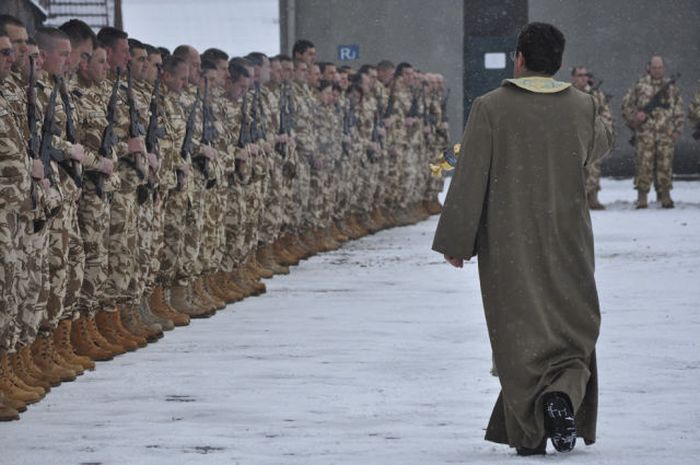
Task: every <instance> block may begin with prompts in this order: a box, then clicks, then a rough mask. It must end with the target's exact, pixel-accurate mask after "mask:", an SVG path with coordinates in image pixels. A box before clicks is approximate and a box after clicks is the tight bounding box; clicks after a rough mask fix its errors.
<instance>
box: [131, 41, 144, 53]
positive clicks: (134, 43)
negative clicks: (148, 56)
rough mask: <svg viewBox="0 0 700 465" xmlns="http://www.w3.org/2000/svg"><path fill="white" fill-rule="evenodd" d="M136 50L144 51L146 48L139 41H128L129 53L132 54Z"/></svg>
mask: <svg viewBox="0 0 700 465" xmlns="http://www.w3.org/2000/svg"><path fill="white" fill-rule="evenodd" d="M138 49H143V50H146V46H145V45H144V44H143V42H141V41H138V40H136V39H129V53H134V50H138Z"/></svg>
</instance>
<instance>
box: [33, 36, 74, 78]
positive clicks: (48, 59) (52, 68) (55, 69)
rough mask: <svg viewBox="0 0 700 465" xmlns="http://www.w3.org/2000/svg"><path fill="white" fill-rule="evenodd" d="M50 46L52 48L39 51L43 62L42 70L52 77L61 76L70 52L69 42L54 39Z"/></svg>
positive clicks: (64, 70)
mask: <svg viewBox="0 0 700 465" xmlns="http://www.w3.org/2000/svg"><path fill="white" fill-rule="evenodd" d="M51 45H52V46H53V48H51V49H46V50H41V51H40V54H41V56H42V58H43V60H44V70H46V72H47V73H49V74H50V75H52V76H63V75H64V74H65V72H66V62H67V61H68V57H69V56H70V52H71V47H70V41H69V40H67V39H55V40H54V41H53V42H52V43H51Z"/></svg>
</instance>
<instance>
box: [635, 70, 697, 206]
mask: <svg viewBox="0 0 700 465" xmlns="http://www.w3.org/2000/svg"><path fill="white" fill-rule="evenodd" d="M647 71H648V74H646V75H645V76H643V77H642V78H641V79H640V80H639V81H638V82H637V83H636V84H635V85H634V87H632V88H631V89H630V90H629V91H628V92H627V94H626V95H625V97H624V99H623V101H622V116H623V118H624V119H625V123H626V124H627V126H629V128H630V129H632V131H634V141H635V143H634V146H635V163H636V173H635V178H634V187H635V189H637V204H636V206H637V208H647V207H648V200H647V194H648V193H649V190H650V189H651V184H652V180H653V182H654V187H655V188H656V194H657V198H658V200H659V201H660V202H661V206H662V207H664V208H673V206H674V205H673V200H672V199H671V189H672V188H673V184H672V176H673V173H672V171H673V149H674V144H675V143H676V141H677V140H678V138H679V137H680V135H681V131H682V130H683V120H684V111H683V99H682V98H681V95H680V91H679V89H678V86H677V85H676V84H675V81H674V79H668V78H665V77H664V72H665V68H664V62H663V59H662V58H661V57H660V56H653V57H651V60H649V65H648V69H647Z"/></svg>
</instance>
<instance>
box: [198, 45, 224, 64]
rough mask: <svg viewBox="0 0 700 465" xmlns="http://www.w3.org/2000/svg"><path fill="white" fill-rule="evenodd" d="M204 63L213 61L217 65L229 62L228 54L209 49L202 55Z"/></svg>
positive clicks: (216, 49)
mask: <svg viewBox="0 0 700 465" xmlns="http://www.w3.org/2000/svg"><path fill="white" fill-rule="evenodd" d="M200 58H201V59H202V62H204V61H211V62H214V63H216V62H217V61H221V60H224V61H228V53H226V52H224V51H223V50H220V49H218V48H208V49H206V50H205V51H204V52H202V54H201V55H200Z"/></svg>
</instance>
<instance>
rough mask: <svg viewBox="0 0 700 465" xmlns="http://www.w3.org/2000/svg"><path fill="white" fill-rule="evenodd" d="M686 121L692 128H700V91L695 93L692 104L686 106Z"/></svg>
mask: <svg viewBox="0 0 700 465" xmlns="http://www.w3.org/2000/svg"><path fill="white" fill-rule="evenodd" d="M688 120H690V122H691V123H692V124H693V125H694V126H696V127H698V126H700V90H698V91H697V92H695V96H694V97H693V100H692V102H690V105H688Z"/></svg>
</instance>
